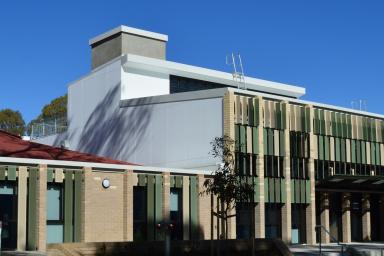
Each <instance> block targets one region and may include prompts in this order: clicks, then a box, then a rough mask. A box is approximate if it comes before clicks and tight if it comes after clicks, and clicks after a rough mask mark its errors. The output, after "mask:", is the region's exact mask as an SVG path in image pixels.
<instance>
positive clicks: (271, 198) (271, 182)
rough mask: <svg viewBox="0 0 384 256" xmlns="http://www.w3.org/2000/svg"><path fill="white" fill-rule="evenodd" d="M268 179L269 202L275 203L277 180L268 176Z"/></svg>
mask: <svg viewBox="0 0 384 256" xmlns="http://www.w3.org/2000/svg"><path fill="white" fill-rule="evenodd" d="M267 180H268V183H269V185H268V187H269V202H270V203H275V202H276V201H275V181H274V179H273V178H267Z"/></svg>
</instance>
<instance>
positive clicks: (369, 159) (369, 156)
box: [365, 141, 371, 164]
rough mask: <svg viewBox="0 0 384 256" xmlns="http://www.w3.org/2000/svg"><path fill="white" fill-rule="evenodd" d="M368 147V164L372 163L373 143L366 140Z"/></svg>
mask: <svg viewBox="0 0 384 256" xmlns="http://www.w3.org/2000/svg"><path fill="white" fill-rule="evenodd" d="M365 144H366V149H367V164H371V143H369V142H368V141H367V142H365Z"/></svg>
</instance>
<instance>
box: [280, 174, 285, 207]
mask: <svg viewBox="0 0 384 256" xmlns="http://www.w3.org/2000/svg"><path fill="white" fill-rule="evenodd" d="M280 184H281V202H282V203H286V202H287V187H286V185H285V179H280Z"/></svg>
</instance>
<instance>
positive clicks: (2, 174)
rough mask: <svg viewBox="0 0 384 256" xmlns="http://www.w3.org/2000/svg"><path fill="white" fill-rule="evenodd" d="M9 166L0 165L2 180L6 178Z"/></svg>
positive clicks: (0, 177)
mask: <svg viewBox="0 0 384 256" xmlns="http://www.w3.org/2000/svg"><path fill="white" fill-rule="evenodd" d="M6 170H7V168H6V167H5V166H0V180H5V171H6Z"/></svg>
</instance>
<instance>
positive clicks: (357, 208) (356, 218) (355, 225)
mask: <svg viewBox="0 0 384 256" xmlns="http://www.w3.org/2000/svg"><path fill="white" fill-rule="evenodd" d="M351 238H352V241H354V242H361V241H362V240H363V222H362V205H361V194H352V198H351Z"/></svg>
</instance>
